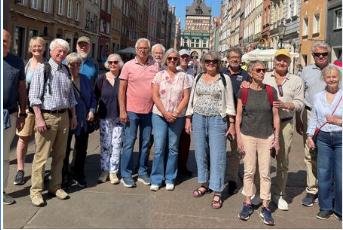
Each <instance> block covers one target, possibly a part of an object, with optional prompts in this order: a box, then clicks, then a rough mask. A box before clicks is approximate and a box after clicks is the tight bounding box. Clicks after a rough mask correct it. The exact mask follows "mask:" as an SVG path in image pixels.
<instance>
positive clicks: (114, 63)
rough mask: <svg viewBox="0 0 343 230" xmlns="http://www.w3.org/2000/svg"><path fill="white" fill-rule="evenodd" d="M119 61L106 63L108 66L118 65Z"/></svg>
mask: <svg viewBox="0 0 343 230" xmlns="http://www.w3.org/2000/svg"><path fill="white" fill-rule="evenodd" d="M118 63H119V61H108V64H109V65H118Z"/></svg>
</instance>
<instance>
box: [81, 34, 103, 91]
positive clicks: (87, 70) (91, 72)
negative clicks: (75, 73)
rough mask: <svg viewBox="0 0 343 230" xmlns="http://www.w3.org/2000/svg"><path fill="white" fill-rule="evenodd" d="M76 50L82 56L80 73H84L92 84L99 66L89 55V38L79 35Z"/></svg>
mask: <svg viewBox="0 0 343 230" xmlns="http://www.w3.org/2000/svg"><path fill="white" fill-rule="evenodd" d="M76 50H77V53H78V54H79V55H80V56H81V58H82V65H81V69H80V73H82V74H84V75H86V76H87V77H88V79H89V80H90V81H91V82H92V83H93V84H94V82H95V79H96V77H97V76H98V70H99V66H98V64H97V63H94V61H93V59H92V58H91V57H89V53H90V51H91V42H90V39H89V38H88V37H86V36H82V37H79V39H78V40H77V45H76Z"/></svg>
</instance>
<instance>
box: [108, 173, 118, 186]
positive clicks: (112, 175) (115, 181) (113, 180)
mask: <svg viewBox="0 0 343 230" xmlns="http://www.w3.org/2000/svg"><path fill="white" fill-rule="evenodd" d="M110 181H111V184H119V183H120V181H119V178H118V176H117V173H110Z"/></svg>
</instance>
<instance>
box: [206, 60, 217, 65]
mask: <svg viewBox="0 0 343 230" xmlns="http://www.w3.org/2000/svg"><path fill="white" fill-rule="evenodd" d="M205 64H207V65H209V64H218V60H209V59H207V60H205Z"/></svg>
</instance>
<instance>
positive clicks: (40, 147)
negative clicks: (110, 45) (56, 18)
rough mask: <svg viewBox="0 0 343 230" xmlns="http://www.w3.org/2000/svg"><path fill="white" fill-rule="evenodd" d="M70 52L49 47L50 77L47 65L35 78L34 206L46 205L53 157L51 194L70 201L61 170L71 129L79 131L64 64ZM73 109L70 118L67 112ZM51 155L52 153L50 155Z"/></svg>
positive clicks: (59, 43)
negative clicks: (47, 167)
mask: <svg viewBox="0 0 343 230" xmlns="http://www.w3.org/2000/svg"><path fill="white" fill-rule="evenodd" d="M68 52H69V43H68V42H67V41H65V40H63V39H59V38H57V39H55V40H53V41H52V42H51V43H50V56H51V58H50V60H49V66H50V71H48V72H49V73H50V74H49V76H47V77H46V78H45V77H44V72H45V68H46V67H45V65H43V64H40V65H38V66H37V68H36V69H35V71H34V72H33V75H32V80H31V86H30V93H29V99H30V104H31V106H32V108H33V110H34V113H35V124H36V129H35V140H36V153H35V155H34V157H33V162H32V176H31V182H32V186H31V189H30V197H31V201H32V204H33V205H34V206H43V205H44V204H45V202H44V200H43V197H42V192H43V189H44V169H45V164H46V162H47V160H48V158H49V156H50V155H51V157H52V162H51V180H50V182H49V188H48V191H49V194H50V195H52V196H56V197H57V198H58V199H61V200H65V199H68V198H69V195H68V193H66V192H65V191H64V190H63V189H61V183H62V167H63V159H64V157H65V152H66V147H67V139H68V132H69V126H70V127H71V129H72V130H73V129H75V128H76V127H77V125H78V124H77V116H76V111H75V105H76V104H77V101H76V100H75V96H74V91H73V86H72V81H71V77H70V75H69V72H68V70H67V69H66V67H65V66H63V65H62V61H63V60H64V59H65V57H66V56H67V53H68ZM69 109H71V117H69V115H68V110H69ZM50 152H51V153H50Z"/></svg>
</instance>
